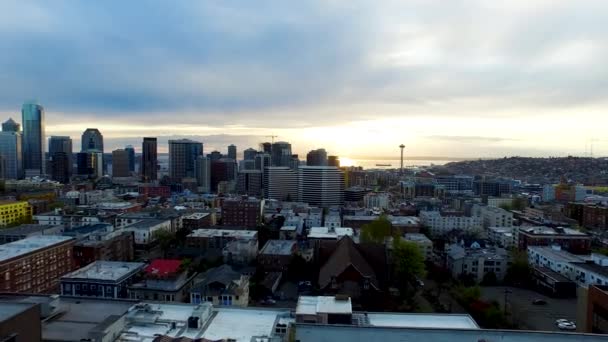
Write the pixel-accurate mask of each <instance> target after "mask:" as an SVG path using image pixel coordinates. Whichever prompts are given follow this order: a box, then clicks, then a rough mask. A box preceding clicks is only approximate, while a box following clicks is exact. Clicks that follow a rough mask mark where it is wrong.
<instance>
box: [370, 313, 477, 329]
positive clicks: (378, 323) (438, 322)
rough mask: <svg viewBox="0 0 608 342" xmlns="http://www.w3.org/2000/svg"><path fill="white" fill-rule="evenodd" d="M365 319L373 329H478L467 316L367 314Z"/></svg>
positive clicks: (473, 321)
mask: <svg viewBox="0 0 608 342" xmlns="http://www.w3.org/2000/svg"><path fill="white" fill-rule="evenodd" d="M367 318H368V319H369V324H370V325H372V326H375V327H398V328H435V329H438V328H442V329H479V326H478V325H477V323H475V320H473V318H471V316H469V315H452V314H410V313H404V314H397V313H368V314H367Z"/></svg>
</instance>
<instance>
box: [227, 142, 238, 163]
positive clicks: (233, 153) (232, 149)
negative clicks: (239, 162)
mask: <svg viewBox="0 0 608 342" xmlns="http://www.w3.org/2000/svg"><path fill="white" fill-rule="evenodd" d="M226 157H228V158H230V159H232V160H234V161H236V146H235V145H232V144H230V145H228V154H227V155H226Z"/></svg>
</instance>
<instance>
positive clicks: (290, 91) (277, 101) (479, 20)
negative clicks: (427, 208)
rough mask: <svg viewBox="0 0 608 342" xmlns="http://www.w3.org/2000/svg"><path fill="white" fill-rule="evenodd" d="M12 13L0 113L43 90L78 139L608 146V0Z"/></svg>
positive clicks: (523, 150) (55, 115) (385, 152)
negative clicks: (97, 134)
mask: <svg viewBox="0 0 608 342" xmlns="http://www.w3.org/2000/svg"><path fill="white" fill-rule="evenodd" d="M1 6H2V9H3V10H2V11H0V12H1V13H2V14H1V15H0V22H2V24H1V25H0V35H2V36H3V39H2V40H0V47H1V48H2V50H3V51H4V52H5V53H4V54H3V55H2V56H0V67H1V68H2V69H3V70H4V71H5V74H4V80H5V82H3V83H2V86H1V87H2V88H1V90H2V91H0V116H1V117H3V119H4V120H6V119H8V118H9V117H12V118H13V119H16V120H18V118H19V117H20V115H19V107H20V105H21V104H22V103H23V102H24V101H25V100H27V99H29V98H36V99H38V100H39V101H40V103H41V104H42V105H43V106H44V107H45V110H46V113H45V115H46V122H47V127H46V132H47V133H46V134H47V136H50V135H62V136H64V135H65V136H70V137H71V138H72V139H73V141H74V146H79V145H80V141H79V137H80V135H81V134H82V132H83V131H84V130H85V129H86V128H87V127H96V128H98V129H99V130H100V131H101V132H103V134H104V142H105V143H106V144H107V146H108V150H113V149H116V148H123V147H124V146H125V145H129V144H131V145H134V146H135V147H136V149H138V147H139V146H140V145H141V138H142V137H144V136H156V137H158V138H159V152H161V153H162V152H165V151H163V149H164V148H166V144H165V143H164V141H166V140H169V139H180V138H190V139H193V140H198V141H202V142H203V143H204V144H205V145H206V146H209V147H210V148H211V149H218V150H220V148H221V150H220V151H222V152H224V149H225V146H227V145H229V144H231V143H234V144H235V145H237V146H238V147H239V150H240V151H242V150H244V149H245V148H247V147H257V144H258V143H260V142H263V141H266V140H270V139H269V138H266V136H268V135H278V136H279V138H278V139H279V140H285V141H289V142H290V143H291V144H292V145H293V146H294V153H298V154H300V155H303V154H305V153H306V152H307V151H310V150H313V149H317V148H321V147H323V148H326V149H327V150H328V151H331V152H332V153H333V154H337V155H339V156H341V157H350V158H361V157H378V156H394V158H398V153H399V150H398V148H397V147H396V146H398V145H399V144H401V143H403V144H405V145H406V146H408V148H406V158H407V156H436V157H458V158H479V157H482V158H487V157H502V156H505V155H507V156H511V155H521V156H550V155H551V156H563V155H568V154H572V155H590V154H591V145H593V152H594V155H596V156H602V155H608V140H607V139H606V138H604V132H603V130H602V127H603V126H605V124H606V123H608V118H606V115H605V111H606V100H605V98H604V96H603V94H604V93H605V92H604V91H603V90H605V88H606V79H607V77H606V76H607V75H606V72H605V68H604V67H603V61H604V60H605V57H606V56H607V54H608V48H607V46H608V44H607V38H606V37H607V35H606V34H605V33H606V32H605V31H606V29H605V27H604V26H605V25H603V18H605V14H606V13H608V4H605V3H602V2H594V1H583V2H576V3H573V2H566V1H534V2H533V3H532V4H529V3H528V2H525V1H510V2H508V3H507V4H498V3H491V4H490V3H487V2H471V3H468V4H467V5H466V6H463V5H462V4H459V3H449V4H445V3H444V2H433V1H431V2H419V1H410V2H383V3H382V4H380V5H379V4H377V3H375V2H359V3H355V4H353V3H350V2H330V3H326V2H323V3H321V2H318V3H317V2H312V3H306V4H298V5H296V6H294V5H293V4H289V5H288V4H284V3H281V2H272V1H269V2H264V3H262V4H257V5H255V6H251V5H247V4H238V3H216V4H211V3H197V2H183V3H179V4H162V3H148V4H146V5H145V6H140V5H137V6H136V5H132V4H123V3H118V2H116V3H112V2H104V3H100V4H91V3H84V2H82V3H67V2H59V3H54V4H52V5H51V4H47V3H45V2H28V3H23V2H14V3H4V4H2V5H1ZM116 7H119V8H120V11H114V10H113V9H115V8H116ZM142 9H143V10H142ZM83 18H86V20H83ZM134 22H137V23H138V24H137V25H133V23H134ZM565 23H568V24H565ZM37 49H44V56H45V57H44V59H41V58H39V56H40V54H39V53H37ZM167 118H171V121H170V122H169V121H168V120H167ZM565 137H566V138H565ZM241 146H242V148H241ZM138 152H141V151H139V150H138Z"/></svg>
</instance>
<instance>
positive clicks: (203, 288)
mask: <svg viewBox="0 0 608 342" xmlns="http://www.w3.org/2000/svg"><path fill="white" fill-rule="evenodd" d="M203 302H206V303H211V304H213V305H214V306H232V307H247V306H248V305H249V276H247V275H243V274H241V273H240V272H236V271H235V270H234V269H232V267H231V266H230V265H221V266H218V267H215V268H211V269H209V270H208V271H207V272H205V273H203V274H201V275H199V276H197V277H196V278H195V279H194V282H193V285H192V289H191V290H190V303H192V304H200V303H203Z"/></svg>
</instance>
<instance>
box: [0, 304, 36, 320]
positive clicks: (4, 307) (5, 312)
mask: <svg viewBox="0 0 608 342" xmlns="http://www.w3.org/2000/svg"><path fill="white" fill-rule="evenodd" d="M34 305H35V304H30V303H16V302H0V322H3V321H5V320H7V319H10V318H12V317H14V316H16V315H18V314H20V313H22V312H23V311H25V310H28V309H29V308H31V307H32V306H34Z"/></svg>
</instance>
